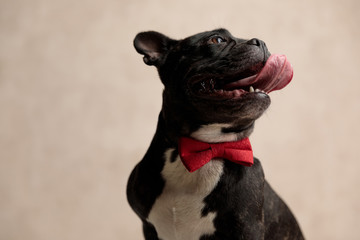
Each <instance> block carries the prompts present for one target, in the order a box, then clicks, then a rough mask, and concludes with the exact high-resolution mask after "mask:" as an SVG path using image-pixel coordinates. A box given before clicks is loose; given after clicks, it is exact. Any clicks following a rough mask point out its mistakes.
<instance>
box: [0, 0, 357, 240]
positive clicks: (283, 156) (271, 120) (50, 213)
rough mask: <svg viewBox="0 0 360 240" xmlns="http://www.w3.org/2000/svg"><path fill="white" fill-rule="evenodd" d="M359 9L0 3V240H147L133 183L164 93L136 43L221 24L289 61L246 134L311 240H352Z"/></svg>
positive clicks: (342, 5) (307, 0) (307, 4)
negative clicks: (130, 193)
mask: <svg viewBox="0 0 360 240" xmlns="http://www.w3.org/2000/svg"><path fill="white" fill-rule="evenodd" d="M359 16H360V2H359V1H358V0H352V1H351V0H343V1H341V2H340V1H331V0H326V1H325V0H319V1H314V0H304V1H299V0H298V1H289V0H275V1H267V0H259V1H239V0H233V1H226V0H224V1H212V2H211V1H203V0H199V1H193V0H182V1H169V0H154V1H146V0H143V1H137V0H122V1H121V0H120V1H115V0H114V1H112V0H102V1H100V0H98V1H94V0H91V1H83V0H79V1H72V0H54V1H47V0H33V1H26V0H2V1H1V2H0V239H1V240H22V239H27V240H48V239H51V240H64V239H65V240H78V239H87V240H97V239H102V240H115V239H130V240H132V239H134V240H135V239H141V232H140V221H139V220H138V218H137V217H136V216H135V214H134V213H133V212H132V211H131V210H130V208H129V206H128V204H127V202H126V197H125V186H126V181H127V177H128V175H129V173H130V171H131V169H132V168H133V166H134V165H135V164H136V163H137V161H138V160H139V159H140V158H141V157H142V155H143V154H144V152H145V150H146V148H147V147H148V144H149V142H150V140H151V138H152V134H153V132H154V130H155V124H156V120H157V114H158V111H159V110H160V106H161V96H160V95H161V90H162V86H161V83H160V81H159V80H158V78H157V74H156V71H155V69H154V68H152V67H148V66H146V65H144V64H143V62H142V59H141V56H140V55H138V54H137V53H136V52H135V50H134V49H133V46H132V40H133V37H134V36H135V34H136V33H137V32H139V31H142V30H158V31H161V32H163V33H166V34H168V35H170V36H171V37H173V38H182V37H185V36H188V35H191V34H194V33H197V32H199V31H203V30H211V29H213V28H217V27H226V28H228V29H229V30H230V31H231V32H232V33H233V35H234V36H238V37H244V38H251V37H258V38H260V39H263V40H265V41H266V43H267V45H268V47H269V49H270V51H272V52H274V53H285V54H286V55H287V56H288V58H289V59H290V61H291V62H292V64H293V66H294V71H295V75H294V79H293V82H292V83H291V84H290V85H289V86H288V87H287V88H285V89H284V90H282V91H279V92H274V93H272V94H271V97H272V100H273V103H272V106H271V107H270V109H269V110H268V111H267V113H266V114H265V115H264V116H263V117H262V118H261V119H260V120H259V121H258V123H257V126H256V129H255V132H254V134H253V135H252V137H251V140H252V143H253V148H254V151H255V155H256V156H258V157H259V158H260V159H261V161H262V163H263V167H264V169H265V173H266V176H267V178H268V180H269V181H270V183H271V184H272V186H273V187H274V188H275V189H276V190H277V192H278V193H279V194H280V195H281V196H282V197H283V198H284V199H285V200H286V202H287V203H288V204H289V206H290V207H291V208H292V210H293V211H294V212H295V214H296V216H297V218H298V220H299V222H300V224H301V226H302V228H303V231H304V233H305V235H306V236H307V238H308V239H326V240H332V239H349V240H351V239H360V228H359V227H360V225H359V220H358V216H359V214H360V207H359V206H360V205H359V202H360V192H359V191H360V190H359V189H360V188H359V186H360V175H359V174H358V173H359V170H360V169H359V168H360V161H359V156H358V155H359V154H358V152H359V146H360V144H359V139H360V128H359V122H360V106H359V105H360V94H359V93H358V91H359V88H360V79H359V76H360V74H359V67H360V60H359V54H360V28H359V26H358V25H359V22H360V17H359Z"/></svg>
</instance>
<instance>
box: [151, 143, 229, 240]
mask: <svg viewBox="0 0 360 240" xmlns="http://www.w3.org/2000/svg"><path fill="white" fill-rule="evenodd" d="M173 151H174V149H168V150H167V151H166V153H165V159H166V162H165V166H164V169H163V171H162V172H161V174H162V176H163V178H164V180H165V187H164V190H163V192H162V194H161V195H160V196H159V197H158V198H157V200H156V201H155V203H154V205H153V207H152V209H151V211H150V214H149V217H148V221H149V222H150V223H152V224H153V225H154V226H155V228H156V231H157V233H158V236H159V238H160V239H163V240H198V239H200V237H201V236H203V235H210V234H213V233H214V231H215V228H214V224H213V220H214V218H215V216H216V212H210V213H208V214H207V215H205V216H202V214H201V211H202V209H203V208H204V206H205V204H204V202H203V199H204V198H205V197H206V196H207V195H209V194H210V193H211V191H212V190H213V189H214V188H215V186H216V185H217V183H218V181H219V179H220V177H221V175H222V173H223V162H222V161H219V160H216V159H214V160H212V161H211V162H209V163H208V164H206V165H205V166H204V167H202V168H201V169H199V170H197V171H196V172H193V173H189V172H188V171H187V170H186V169H185V167H184V166H183V164H182V162H181V160H180V158H179V157H178V156H177V157H176V159H175V161H174V159H173V161H171V156H172V155H173Z"/></svg>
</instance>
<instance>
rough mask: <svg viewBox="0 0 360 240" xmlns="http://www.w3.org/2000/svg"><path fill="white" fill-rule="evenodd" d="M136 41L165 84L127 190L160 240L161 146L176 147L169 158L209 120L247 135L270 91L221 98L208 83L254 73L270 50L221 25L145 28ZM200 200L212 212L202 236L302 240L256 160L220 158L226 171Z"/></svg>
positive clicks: (148, 231)
mask: <svg viewBox="0 0 360 240" xmlns="http://www.w3.org/2000/svg"><path fill="white" fill-rule="evenodd" d="M134 46H135V48H136V50H137V51H138V52H139V53H140V54H142V55H144V62H145V63H146V64H148V65H154V66H156V67H157V69H158V72H159V75H160V79H161V81H162V83H163V84H164V86H165V88H164V92H163V107H162V111H161V112H160V115H159V121H158V126H157V130H156V133H155V136H154V138H153V140H152V143H151V145H150V147H149V149H148V151H147V153H146V154H145V156H144V158H143V159H142V161H141V162H140V163H139V164H138V165H137V166H136V167H135V169H134V170H133V172H132V173H131V176H130V178H129V182H128V188H127V196H128V201H129V203H130V205H131V207H132V208H133V210H134V211H135V212H136V214H137V215H138V216H139V217H140V218H141V220H142V221H143V231H144V236H145V239H147V240H150V239H151V240H158V239H159V238H158V236H157V232H156V228H155V227H154V226H153V225H152V224H151V223H149V222H148V221H147V218H148V216H149V213H150V211H151V208H152V206H153V204H154V202H155V201H156V199H157V198H158V197H159V196H160V195H161V193H162V190H163V188H164V186H165V180H164V179H163V178H162V176H161V171H162V169H163V167H164V164H165V159H164V153H165V151H166V150H167V149H169V148H175V151H174V152H173V154H172V156H171V162H174V161H175V160H176V158H177V155H178V151H177V143H178V139H179V137H181V136H190V134H191V133H193V132H194V131H196V130H197V129H199V128H200V126H202V125H206V124H211V123H226V124H231V127H229V128H224V129H222V132H223V133H234V134H236V135H237V138H238V139H241V138H244V137H248V136H249V135H250V134H251V132H252V130H253V128H254V122H255V120H256V119H257V118H259V117H260V116H261V115H262V113H263V112H264V111H265V110H266V109H267V107H268V106H269V105H270V98H269V96H268V95H267V94H265V93H261V92H259V93H254V94H245V95H243V96H242V97H241V98H222V97H218V96H214V95H213V89H214V88H216V89H221V87H223V86H224V85H225V84H226V83H229V82H231V81H234V80H236V79H237V80H238V79H242V78H245V77H248V76H250V75H253V74H256V73H258V72H259V70H260V69H261V68H262V67H263V66H264V64H265V62H266V60H267V59H268V58H269V56H270V53H269V52H268V50H267V47H266V45H265V43H264V42H262V41H260V40H258V39H251V40H244V39H239V38H235V37H233V36H232V35H231V34H230V33H229V32H228V31H227V30H225V29H217V30H214V31H209V32H203V33H199V34H196V35H194V36H191V37H189V38H186V39H183V40H179V41H178V40H173V39H170V38H168V37H166V36H165V35H163V34H160V33H157V32H143V33H139V34H138V35H137V36H136V38H135V40H134ZM203 202H204V203H205V207H204V208H203V209H202V212H201V214H202V216H206V215H207V214H209V212H216V213H217V215H216V218H215V219H214V222H213V223H214V226H215V228H216V231H215V233H214V234H212V235H203V236H201V238H200V240H220V239H221V240H235V239H274V240H279V239H303V236H302V234H301V230H300V228H299V226H298V224H297V222H296V220H295V218H294V216H293V215H292V213H291V212H290V210H289V209H288V207H287V206H286V205H285V204H284V203H283V201H282V200H281V199H280V198H279V197H278V196H277V195H276V193H275V192H274V191H273V190H272V189H271V188H270V186H269V184H268V183H267V182H266V181H265V179H264V174H263V170H262V167H261V164H260V162H259V161H258V160H257V159H254V165H253V166H252V167H244V166H242V165H237V164H234V163H232V162H229V161H225V162H224V173H223V174H222V175H221V178H220V180H219V182H218V183H217V185H216V187H215V188H214V189H213V191H212V192H211V193H210V194H209V195H208V196H206V197H205V199H203ZM162 240H171V239H162Z"/></svg>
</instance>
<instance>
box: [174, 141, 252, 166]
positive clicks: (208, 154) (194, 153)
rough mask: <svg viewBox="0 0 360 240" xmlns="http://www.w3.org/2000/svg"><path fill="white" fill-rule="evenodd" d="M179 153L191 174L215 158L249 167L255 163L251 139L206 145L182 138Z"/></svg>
mask: <svg viewBox="0 0 360 240" xmlns="http://www.w3.org/2000/svg"><path fill="white" fill-rule="evenodd" d="M179 153H180V158H181V160H182V162H183V164H184V165H185V167H186V168H187V170H189V172H194V171H196V170H197V169H199V168H201V167H202V166H204V165H205V164H206V163H208V162H210V160H211V159H213V158H224V159H227V160H230V161H232V162H234V163H237V164H241V165H244V166H248V167H250V166H251V165H253V163H254V159H253V152H252V148H251V144H250V141H249V138H244V139H241V140H239V141H236V142H225V143H205V142H200V141H197V140H195V139H192V138H187V137H182V138H180V140H179Z"/></svg>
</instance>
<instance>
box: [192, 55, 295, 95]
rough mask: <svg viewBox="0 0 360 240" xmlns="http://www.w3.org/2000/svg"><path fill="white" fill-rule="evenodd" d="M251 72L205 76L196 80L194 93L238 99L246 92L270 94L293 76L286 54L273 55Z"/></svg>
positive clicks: (193, 87)
mask: <svg viewBox="0 0 360 240" xmlns="http://www.w3.org/2000/svg"><path fill="white" fill-rule="evenodd" d="M257 71H258V72H256V73H255V74H254V73H250V74H251V75H250V76H245V77H244V74H243V73H242V74H241V75H242V76H238V77H237V78H230V79H226V77H221V78H215V77H214V78H212V77H209V78H205V79H202V80H198V81H195V82H194V83H193V84H192V86H191V89H192V91H193V93H194V94H196V95H197V96H199V97H203V98H212V99H214V98H215V99H220V100H223V99H238V98H241V97H242V96H243V95H245V94H268V93H270V92H272V91H275V90H280V89H282V88H284V87H285V86H286V85H288V84H289V83H290V81H291V79H292V76H293V69H292V66H291V64H290V63H289V61H288V60H287V58H286V56H285V55H277V54H273V55H271V56H270V57H269V58H268V60H267V61H266V63H265V65H264V66H263V67H262V68H260V69H259V70H257Z"/></svg>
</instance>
